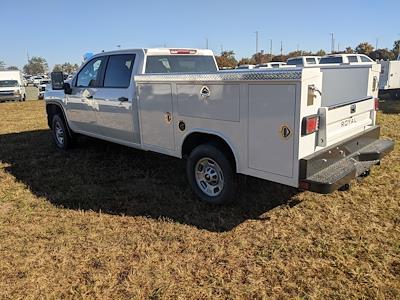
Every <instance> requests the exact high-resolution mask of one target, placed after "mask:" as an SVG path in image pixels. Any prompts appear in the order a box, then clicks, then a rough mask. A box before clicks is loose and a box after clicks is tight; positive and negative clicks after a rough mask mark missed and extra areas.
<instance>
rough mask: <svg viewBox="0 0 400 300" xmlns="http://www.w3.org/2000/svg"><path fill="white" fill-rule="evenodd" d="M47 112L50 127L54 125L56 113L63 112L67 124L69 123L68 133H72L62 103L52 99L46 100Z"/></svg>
mask: <svg viewBox="0 0 400 300" xmlns="http://www.w3.org/2000/svg"><path fill="white" fill-rule="evenodd" d="M46 113H47V124H48V126H49V128H51V127H52V119H53V116H54V115H55V114H61V115H62V117H63V118H64V121H65V124H66V125H67V130H68V134H69V135H72V131H71V128H70V127H69V124H68V120H67V116H66V114H65V111H64V108H63V107H62V105H61V104H59V103H57V102H54V101H51V102H46Z"/></svg>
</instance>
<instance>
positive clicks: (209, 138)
mask: <svg viewBox="0 0 400 300" xmlns="http://www.w3.org/2000/svg"><path fill="white" fill-rule="evenodd" d="M206 143H213V144H215V145H216V146H217V147H218V148H219V149H221V150H223V151H224V153H226V154H227V155H228V158H229V160H230V161H231V162H232V163H233V164H234V169H235V170H236V172H237V171H238V154H237V151H236V149H235V147H233V144H232V143H231V142H230V141H229V139H227V138H226V137H224V136H223V135H221V134H220V133H218V132H210V131H206V130H193V131H191V132H189V133H187V135H186V136H185V137H184V138H183V142H182V144H181V156H182V157H187V156H189V154H190V153H191V152H192V150H193V149H194V148H196V147H197V146H199V145H202V144H206Z"/></svg>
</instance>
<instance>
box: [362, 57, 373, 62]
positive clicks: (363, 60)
mask: <svg viewBox="0 0 400 300" xmlns="http://www.w3.org/2000/svg"><path fill="white" fill-rule="evenodd" d="M361 61H362V62H372V59H370V58H369V57H365V56H361Z"/></svg>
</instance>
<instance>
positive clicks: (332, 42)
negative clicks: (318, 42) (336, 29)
mask: <svg viewBox="0 0 400 300" xmlns="http://www.w3.org/2000/svg"><path fill="white" fill-rule="evenodd" d="M330 35H331V52H332V53H333V52H335V37H334V34H333V33H331V34H330Z"/></svg>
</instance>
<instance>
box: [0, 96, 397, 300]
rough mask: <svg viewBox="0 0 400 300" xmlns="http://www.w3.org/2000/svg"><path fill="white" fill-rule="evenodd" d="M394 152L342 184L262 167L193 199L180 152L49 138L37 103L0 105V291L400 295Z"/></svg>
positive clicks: (392, 127)
mask: <svg viewBox="0 0 400 300" xmlns="http://www.w3.org/2000/svg"><path fill="white" fill-rule="evenodd" d="M379 123H380V124H381V125H382V134H383V136H385V137H389V138H392V139H395V140H396V148H395V150H394V151H393V152H392V153H391V154H390V155H389V156H388V157H386V158H385V159H384V160H383V162H382V165H381V166H380V167H375V168H374V169H373V170H372V172H371V176H369V177H367V178H365V179H364V180H362V181H359V182H358V181H357V182H354V184H353V188H352V189H351V190H350V191H348V192H335V193H333V194H331V195H326V196H324V195H318V194H314V193H310V192H298V191H297V190H295V189H292V188H288V187H285V186H281V185H279V184H274V183H269V182H265V181H262V180H257V179H254V178H246V179H245V180H243V182H242V183H241V194H240V196H238V199H237V201H236V203H234V204H232V205H229V206H226V207H214V206H208V205H206V204H203V203H200V202H198V201H197V200H196V199H195V198H194V196H193V194H192V192H191V190H190V189H189V186H188V184H187V183H186V179H185V173H184V162H183V161H180V160H177V159H173V158H169V157H166V156H162V155H157V154H154V153H146V152H141V151H137V150H133V149H129V148H126V147H122V146H118V145H113V144H109V143H106V142H102V141H96V140H93V139H89V138H81V139H80V141H79V143H78V145H77V147H75V148H74V149H72V150H71V151H69V152H66V153H63V152H60V151H57V150H56V149H55V147H54V146H53V144H52V141H51V136H50V132H49V130H48V129H47V125H46V120H45V111H44V104H43V102H42V101H27V102H25V103H2V104H0V299H38V298H40V299H48V298H50V299H64V298H67V299H69V298H76V299H83V298H84V299H87V298H93V299H94V298H97V299H169V298H172V299H400V204H399V200H400V190H399V189H400V184H399V181H400V180H399V177H400V149H399V141H400V131H399V128H400V115H395V114H392V115H390V114H381V113H380V114H379Z"/></svg>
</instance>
